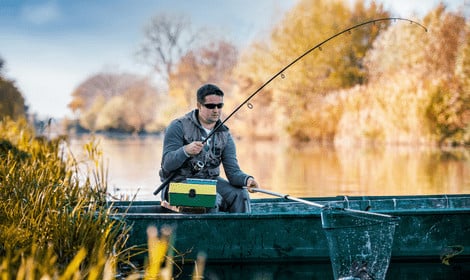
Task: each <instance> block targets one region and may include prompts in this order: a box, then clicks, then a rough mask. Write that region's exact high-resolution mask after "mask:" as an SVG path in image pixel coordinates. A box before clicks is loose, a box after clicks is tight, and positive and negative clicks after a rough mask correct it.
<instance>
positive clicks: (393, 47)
mask: <svg viewBox="0 0 470 280" xmlns="http://www.w3.org/2000/svg"><path fill="white" fill-rule="evenodd" d="M423 24H424V25H425V26H426V27H427V29H428V32H423V30H421V29H420V28H416V27H415V26H413V25H410V24H401V25H398V24H397V25H394V26H391V27H390V28H389V29H388V30H387V31H386V32H384V33H382V34H381V36H380V37H379V38H378V39H377V40H376V42H375V44H374V47H373V49H372V50H371V51H370V52H369V53H368V55H367V57H366V59H365V61H366V65H367V68H368V69H369V72H370V85H369V86H370V87H377V88H379V87H380V90H378V91H376V92H375V94H374V99H375V101H376V102H377V104H378V105H379V106H380V109H381V111H382V112H383V114H384V119H386V120H387V122H388V124H387V127H386V128H384V129H383V130H384V132H385V133H384V134H385V135H387V136H386V138H387V139H389V140H391V139H408V140H407V141H408V142H409V141H410V139H415V141H416V140H418V141H436V142H438V143H439V144H444V143H446V142H454V141H457V142H462V138H463V137H462V135H463V134H464V131H465V129H467V126H468V117H466V116H468V114H469V111H468V109H466V108H468V105H467V106H466V105H465V104H468V103H469V102H470V99H469V91H468V90H465V85H464V83H463V81H465V79H466V78H465V77H466V75H467V74H465V71H460V72H459V71H458V70H459V69H464V68H465V67H464V66H463V63H465V51H464V50H465V48H464V47H462V46H464V45H465V42H466V41H467V40H468V31H467V32H465V18H464V17H463V16H462V15H460V14H457V13H452V12H448V11H446V7H445V6H444V5H442V4H440V5H438V6H437V7H436V8H435V9H433V10H432V11H431V12H430V13H428V14H427V15H426V16H425V17H424V20H423ZM459 61H460V63H459ZM377 85H380V86H377ZM375 117H376V118H377V116H375ZM458 139H460V140H458ZM395 141H396V140H395Z"/></svg>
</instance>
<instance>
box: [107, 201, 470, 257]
mask: <svg viewBox="0 0 470 280" xmlns="http://www.w3.org/2000/svg"><path fill="white" fill-rule="evenodd" d="M306 199H308V200H310V201H315V202H316V203H319V204H322V205H330V206H332V207H346V208H350V209H357V210H365V209H370V211H371V212H378V213H384V214H390V215H393V216H396V217H399V223H398V226H397V227H396V229H395V235H394V241H393V247H392V261H397V260H400V261H412V262H415V261H436V262H443V263H445V262H454V261H460V260H468V259H470V196H465V195H462V196H457V195H454V196H447V195H446V196H409V197H347V198H345V197H334V198H306ZM113 207H116V208H118V209H119V211H124V209H127V210H126V211H127V213H117V214H115V215H116V217H118V218H122V219H125V220H126V221H127V222H128V223H129V224H131V225H132V229H131V231H130V233H129V234H130V235H129V240H128V246H143V247H145V246H146V244H147V237H146V230H147V227H149V226H155V227H157V228H162V227H171V228H172V230H173V235H172V239H173V247H174V250H175V252H174V253H175V256H176V257H177V259H178V258H179V260H180V261H182V262H186V261H192V260H194V259H195V258H196V257H197V254H198V253H201V252H203V253H205V254H206V255H207V258H208V261H209V262H252V261H282V262H285V261H317V262H322V261H325V262H327V261H329V256H330V253H329V249H328V243H327V239H326V235H325V230H324V229H323V228H322V222H321V215H320V213H321V210H320V209H316V208H314V207H311V206H308V205H304V204H302V203H298V202H290V201H286V200H284V199H256V200H253V203H252V213H250V214H227V213H215V214H180V213H165V212H167V211H166V210H165V209H164V208H163V207H161V206H160V205H159V202H134V203H133V206H131V207H128V206H127V205H126V203H125V202H118V203H115V204H114V206H113ZM355 232H356V233H357V234H363V232H362V229H360V228H358V229H357V230H356V231H355Z"/></svg>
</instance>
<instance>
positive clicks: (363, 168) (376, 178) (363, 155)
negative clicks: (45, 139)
mask: <svg viewBox="0 0 470 280" xmlns="http://www.w3.org/2000/svg"><path fill="white" fill-rule="evenodd" d="M89 140H90V138H89V137H81V138H75V139H73V140H72V141H71V148H72V150H73V151H75V153H77V152H79V151H80V149H81V146H82V145H83V144H84V143H86V142H88V141H89ZM99 140H100V147H101V148H102V149H103V152H104V159H105V160H106V161H107V162H108V167H109V176H108V186H109V191H110V192H111V193H112V194H113V195H115V196H117V197H120V196H126V195H127V196H132V195H135V194H136V199H138V200H153V199H155V196H154V195H153V194H152V193H153V191H154V190H155V189H156V188H157V187H158V185H159V183H160V181H159V178H158V170H159V168H160V159H161V152H162V138H161V137H157V136H146V137H121V138H119V137H104V136H99ZM237 152H238V158H239V163H240V166H241V167H242V169H243V170H244V171H246V172H247V173H250V174H252V175H253V176H255V177H256V178H257V180H258V181H259V182H260V184H261V185H262V186H261V187H262V188H265V189H269V190H272V191H276V192H281V193H288V194H290V195H292V196H300V197H305V196H337V195H360V196H368V195H417V194H461V193H470V160H469V157H470V155H469V150H465V149H455V150H450V151H441V150H439V149H435V148H429V147H426V148H423V147H421V148H417V147H408V146H393V147H385V148H382V147H380V148H379V147H367V148H336V149H334V148H331V147H329V148H328V147H318V146H311V147H304V148H302V149H300V150H299V149H294V148H291V147H286V146H282V145H279V144H278V143H275V142H271V141H258V142H250V141H241V140H237ZM252 196H253V197H265V195H262V194H253V195H252Z"/></svg>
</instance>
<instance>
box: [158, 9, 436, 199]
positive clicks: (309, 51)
mask: <svg viewBox="0 0 470 280" xmlns="http://www.w3.org/2000/svg"><path fill="white" fill-rule="evenodd" d="M382 21H407V22H409V23H410V24H416V25H417V26H419V27H421V28H423V29H424V31H425V32H427V31H428V29H427V28H426V27H425V26H424V25H422V24H421V23H419V22H417V21H414V20H411V19H407V18H401V17H386V18H379V19H373V20H369V21H365V22H362V23H359V24H356V25H354V26H351V27H349V28H346V29H344V30H342V31H340V32H338V33H336V34H334V35H333V36H331V37H328V38H327V39H325V40H323V41H322V42H320V43H318V44H317V45H315V46H313V47H311V48H310V49H308V50H307V51H305V52H304V53H303V54H301V55H299V56H298V57H297V58H295V59H294V60H293V61H292V62H290V63H289V64H287V65H286V66H284V67H283V68H282V69H281V70H279V71H278V72H277V73H276V74H274V75H273V76H272V77H271V78H269V79H268V80H267V81H266V82H265V83H264V84H262V85H261V86H260V87H259V88H258V89H257V90H255V91H254V92H253V93H252V94H251V95H250V96H248V98H247V99H245V101H243V102H242V103H240V105H238V106H237V107H236V108H235V109H234V110H233V111H232V112H231V113H230V114H229V115H228V116H227V117H226V118H225V119H224V120H223V121H221V122H220V123H219V124H217V126H215V127H214V129H212V131H211V132H210V133H209V134H208V135H207V137H206V139H204V140H203V141H202V143H203V144H205V143H206V142H207V141H208V140H209V139H210V138H211V137H212V136H213V135H214V134H215V133H216V132H217V130H218V129H219V128H220V127H222V126H223V125H224V124H225V123H226V122H227V121H228V120H229V119H230V118H231V117H232V116H233V115H235V114H236V113H237V112H238V111H239V110H240V109H241V108H242V107H243V106H245V105H247V106H248V108H250V109H252V108H253V105H252V104H251V103H249V102H250V100H251V99H252V98H253V97H255V96H256V95H257V94H258V93H259V92H260V91H261V90H262V89H264V88H265V87H266V86H267V85H268V84H270V83H271V82H272V81H273V80H274V79H276V78H277V77H278V76H280V75H282V74H283V73H284V72H285V71H286V70H287V69H289V68H290V67H291V66H292V65H294V64H295V63H297V62H298V61H299V60H301V59H303V58H304V57H305V56H307V55H308V54H310V53H311V52H313V51H314V50H316V49H319V50H322V48H321V47H322V46H323V45H324V44H326V43H327V42H329V41H331V40H333V39H335V38H336V37H338V36H340V35H342V34H344V33H349V32H351V31H352V30H354V29H356V28H359V27H361V26H364V25H368V24H375V23H377V22H382ZM174 176H176V171H174V172H173V173H172V174H171V175H170V176H168V178H167V179H165V181H163V182H162V184H161V185H160V186H159V187H158V188H157V189H156V190H155V191H154V192H153V194H154V195H157V194H158V193H159V192H160V191H161V190H162V189H163V188H164V187H165V186H166V185H168V183H169V182H170V181H171V180H172V179H173V178H174Z"/></svg>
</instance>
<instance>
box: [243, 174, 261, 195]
mask: <svg viewBox="0 0 470 280" xmlns="http://www.w3.org/2000/svg"><path fill="white" fill-rule="evenodd" d="M246 187H247V189H248V191H249V192H251V193H254V192H255V191H254V190H253V189H256V188H258V187H259V186H258V183H257V182H256V181H255V179H254V178H253V177H250V178H248V181H246Z"/></svg>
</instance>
